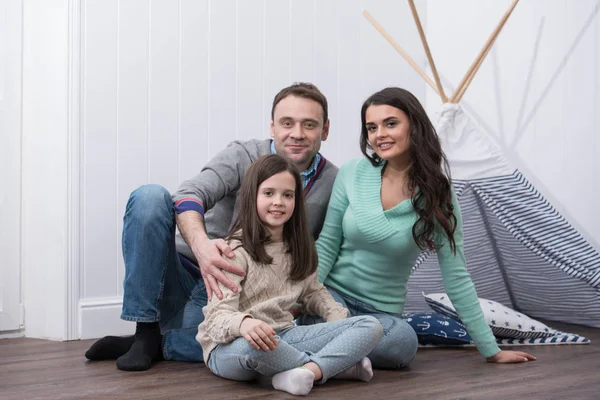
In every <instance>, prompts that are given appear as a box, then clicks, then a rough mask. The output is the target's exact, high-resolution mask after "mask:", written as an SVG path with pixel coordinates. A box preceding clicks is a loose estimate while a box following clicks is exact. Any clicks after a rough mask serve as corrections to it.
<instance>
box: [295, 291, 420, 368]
mask: <svg viewBox="0 0 600 400" xmlns="http://www.w3.org/2000/svg"><path fill="white" fill-rule="evenodd" d="M327 290H329V293H331V295H332V296H333V298H334V299H335V301H337V302H338V303H340V304H342V305H343V306H344V307H346V308H347V309H348V310H349V311H350V314H349V316H358V315H370V316H373V317H375V318H377V320H378V321H379V322H380V323H381V326H382V327H383V337H382V338H381V340H380V341H379V343H378V344H377V346H376V347H375V348H374V349H373V351H372V352H371V353H369V355H368V357H369V359H370V360H371V363H372V364H373V368H379V369H400V368H404V367H407V366H408V364H410V362H411V361H412V360H413V358H415V355H416V354H417V347H418V346H419V343H418V341H417V334H416V333H415V331H414V329H413V328H412V327H411V326H410V325H409V324H408V323H407V322H406V321H405V320H404V319H402V318H401V316H400V314H390V313H384V312H382V311H378V310H376V309H375V308H373V307H372V306H371V305H369V304H366V303H364V302H362V301H360V300H356V299H354V298H352V297H350V296H346V295H343V294H342V293H340V292H338V291H337V290H334V289H332V288H330V287H328V288H327ZM321 321H322V319H321V318H319V317H313V316H310V315H304V316H302V317H300V318H298V320H297V321H296V322H297V323H298V324H299V325H311V324H315V323H319V322H321Z"/></svg>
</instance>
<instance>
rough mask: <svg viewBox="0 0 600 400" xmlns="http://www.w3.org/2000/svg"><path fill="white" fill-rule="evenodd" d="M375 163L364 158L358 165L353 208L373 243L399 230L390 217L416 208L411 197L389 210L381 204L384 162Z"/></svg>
mask: <svg viewBox="0 0 600 400" xmlns="http://www.w3.org/2000/svg"><path fill="white" fill-rule="evenodd" d="M384 165H385V164H381V165H378V166H375V167H374V166H373V165H372V164H371V163H370V162H369V161H368V160H366V159H362V160H361V161H360V162H359V163H358V166H357V168H356V175H355V177H354V187H355V192H356V196H355V199H356V207H354V208H353V211H354V216H355V219H356V224H357V225H358V228H359V229H360V231H361V232H362V233H363V235H364V237H365V239H366V240H367V241H368V242H370V243H375V242H379V241H382V240H385V239H387V238H388V237H390V236H392V235H394V234H395V233H397V232H398V230H397V229H396V228H395V227H394V225H393V224H392V223H391V222H390V219H394V218H395V217H399V216H402V215H405V214H408V213H410V212H412V211H413V207H412V203H411V201H410V200H409V199H407V200H405V201H403V202H401V203H400V204H398V205H396V206H395V207H393V208H390V209H389V210H385V211H384V210H383V205H382V204H381V173H382V170H383V166H384Z"/></svg>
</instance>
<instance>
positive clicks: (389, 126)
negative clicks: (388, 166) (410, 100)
mask: <svg viewBox="0 0 600 400" xmlns="http://www.w3.org/2000/svg"><path fill="white" fill-rule="evenodd" d="M365 121H366V124H365V126H366V129H367V134H368V140H369V144H370V145H371V148H372V149H373V150H374V151H375V153H376V154H377V156H379V158H381V159H382V160H386V161H393V162H394V161H397V162H403V161H409V158H410V153H409V149H410V122H409V120H408V116H407V115H406V114H405V113H404V111H402V110H399V109H397V108H396V107H392V106H388V105H385V104H382V105H372V106H369V107H368V108H367V111H366V112H365Z"/></svg>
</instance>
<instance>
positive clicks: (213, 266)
mask: <svg viewBox="0 0 600 400" xmlns="http://www.w3.org/2000/svg"><path fill="white" fill-rule="evenodd" d="M175 220H176V222H177V227H178V228H179V232H181V236H183V238H184V239H185V241H186V242H187V244H188V245H189V246H190V248H191V249H192V252H193V253H194V256H196V260H197V261H198V266H199V267H200V272H201V273H202V279H204V286H206V293H207V295H208V300H211V299H212V294H213V292H214V293H215V294H216V295H217V297H218V298H219V299H222V298H223V293H222V292H221V289H220V288H219V282H221V283H222V284H223V285H225V286H227V287H228V288H229V289H231V290H232V291H233V292H237V286H236V284H235V283H234V282H233V281H232V280H231V279H229V278H227V277H226V276H225V274H223V272H222V270H225V271H228V272H231V273H233V274H236V275H240V276H244V275H245V272H244V270H243V269H240V268H238V267H236V266H235V265H233V264H231V263H229V262H227V261H226V260H225V259H224V258H223V257H221V254H223V255H225V256H227V257H229V258H233V257H234V254H233V251H232V250H231V247H229V245H228V244H227V243H226V242H225V241H224V240H223V239H214V240H211V239H210V238H209V237H208V235H207V234H206V229H205V227H204V218H203V217H202V215H201V214H200V213H199V212H197V211H186V212H183V213H181V214H176V217H175Z"/></svg>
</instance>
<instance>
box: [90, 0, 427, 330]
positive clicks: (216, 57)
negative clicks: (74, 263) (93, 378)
mask: <svg viewBox="0 0 600 400" xmlns="http://www.w3.org/2000/svg"><path fill="white" fill-rule="evenodd" d="M363 8H366V9H368V10H369V11H370V12H371V13H372V14H373V15H374V16H375V18H377V19H378V20H379V21H380V22H381V23H382V24H383V25H384V26H385V27H386V28H387V29H388V30H389V31H390V33H391V34H392V35H394V37H395V38H396V39H397V40H398V41H399V42H401V43H402V45H403V46H404V47H406V48H407V50H418V49H419V48H420V43H419V41H418V36H417V33H416V30H415V29H414V26H413V22H412V18H411V16H410V13H409V11H408V6H407V5H406V4H404V3H403V2H396V1H387V0H377V1H358V0H318V1H317V0H238V1H236V0H212V1H209V0H204V1H196V0H180V1H172V0H150V1H148V0H85V1H82V23H81V29H82V121H81V126H82V158H81V161H82V163H81V165H82V193H81V218H82V236H81V238H82V243H81V249H82V251H81V268H82V273H81V277H82V279H81V282H82V288H81V317H80V318H81V321H80V327H81V335H82V336H83V337H90V336H99V335H102V334H106V333H113V334H114V333H121V332H125V331H127V330H129V329H130V326H131V324H125V323H120V322H119V320H118V316H119V313H120V298H121V296H122V282H123V276H124V266H123V260H122V254H121V248H120V242H121V229H122V215H123V211H124V208H125V204H126V202H127V198H128V196H129V193H130V192H131V191H132V190H134V189H135V188H136V187H138V186H140V185H142V184H145V183H158V184H161V185H163V186H165V187H166V188H168V189H169V190H170V191H174V190H175V189H176V188H177V186H178V184H179V183H180V182H181V181H182V180H183V179H186V178H188V177H190V176H192V175H194V174H195V173H197V172H198V171H199V170H200V168H201V167H202V165H203V164H204V163H205V162H206V161H208V160H209V158H210V157H212V156H214V155H215V154H216V153H217V152H218V151H219V150H221V149H222V148H223V147H224V146H225V145H226V144H227V143H228V142H230V141H231V140H235V139H241V140H244V139H249V138H266V137H268V124H269V119H270V111H271V105H272V101H273V97H274V96H275V94H276V93H277V92H278V91H279V90H280V89H282V88H283V87H285V86H288V85H290V84H291V83H293V82H296V81H310V82H313V83H315V84H316V85H317V86H319V88H320V89H321V90H322V91H323V92H324V94H325V95H326V96H327V98H328V100H329V102H330V110H329V112H330V120H331V134H330V136H329V139H328V140H327V142H325V143H324V145H323V153H324V155H325V156H326V157H327V158H329V159H330V160H332V161H333V162H334V163H336V164H341V163H343V162H344V161H347V160H349V159H350V158H353V157H356V156H359V155H360V151H359V148H358V136H359V129H360V126H359V123H360V116H359V111H360V106H361V105H362V102H363V101H364V99H365V98H366V97H368V96H369V95H370V94H371V93H373V92H374V91H376V90H379V89H381V88H383V87H385V86H389V85H399V86H403V87H407V88H409V89H411V90H412V91H413V92H414V93H415V94H416V95H417V96H418V97H420V98H421V99H422V100H425V87H424V84H423V83H422V81H421V80H420V78H419V77H418V75H417V74H416V73H415V72H413V71H412V69H410V67H409V66H408V65H407V64H406V62H404V60H402V58H400V57H399V56H398V55H397V54H396V53H395V52H394V51H390V47H389V45H388V44H387V42H385V40H384V39H383V38H382V37H381V36H380V35H379V33H377V31H375V29H373V27H372V26H371V25H370V24H369V23H368V22H367V21H366V20H365V19H364V18H363V16H362V14H361V12H362V9H363ZM422 13H423V15H425V11H424V9H423V10H422ZM416 59H417V61H418V62H420V63H421V64H422V65H424V59H425V58H424V56H419V57H416ZM99 320H102V321H103V322H102V323H101V324H99V323H97V322H98V321H99Z"/></svg>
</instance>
